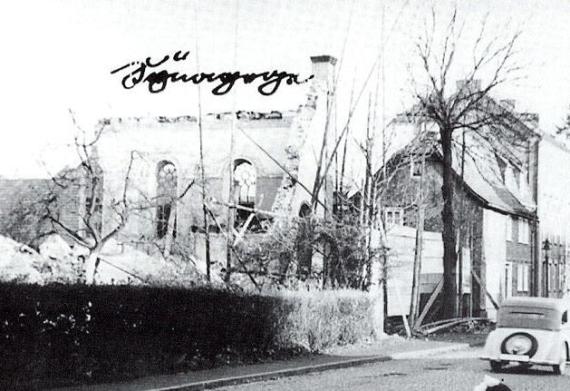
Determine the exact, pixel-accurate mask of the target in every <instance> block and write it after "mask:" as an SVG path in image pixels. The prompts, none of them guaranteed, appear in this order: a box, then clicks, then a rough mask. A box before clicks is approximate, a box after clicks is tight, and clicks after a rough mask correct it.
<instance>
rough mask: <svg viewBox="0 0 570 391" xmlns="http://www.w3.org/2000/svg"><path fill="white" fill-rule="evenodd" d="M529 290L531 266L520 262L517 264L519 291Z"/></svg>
mask: <svg viewBox="0 0 570 391" xmlns="http://www.w3.org/2000/svg"><path fill="white" fill-rule="evenodd" d="M528 290H529V266H528V265H525V264H519V265H518V266H517V291H519V292H528Z"/></svg>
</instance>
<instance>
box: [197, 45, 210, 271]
mask: <svg viewBox="0 0 570 391" xmlns="http://www.w3.org/2000/svg"><path fill="white" fill-rule="evenodd" d="M195 50H196V66H197V67H198V70H199V69H200V58H199V56H198V40H196V48H195ZM198 132H199V137H200V180H201V182H202V215H203V223H204V240H205V247H206V279H207V280H208V281H210V279H211V273H210V265H211V260H210V233H209V227H208V226H209V224H208V210H207V206H206V174H205V167H204V137H203V129H202V90H201V88H200V85H199V84H198Z"/></svg>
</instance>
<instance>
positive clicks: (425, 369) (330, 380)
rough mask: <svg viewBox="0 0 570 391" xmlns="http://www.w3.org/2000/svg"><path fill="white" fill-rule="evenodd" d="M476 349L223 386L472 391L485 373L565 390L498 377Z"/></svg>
mask: <svg viewBox="0 0 570 391" xmlns="http://www.w3.org/2000/svg"><path fill="white" fill-rule="evenodd" d="M480 351H481V350H480V348H478V349H473V348H471V349H466V350H463V351H459V352H453V353H447V354H443V355H438V356H434V357H429V358H422V359H413V360H410V359H403V360H394V361H388V362H383V363H378V364H373V365H367V366H362V367H355V368H348V369H341V370H335V371H326V372H321V373H315V374H310V375H306V376H297V377H290V378H283V379H275V380H272V381H266V382H260V383H252V384H246V385H240V386H234V387H226V388H224V390H227V391H253V390H263V391H291V390H292V391H303V390H311V391H329V390H351V391H365V390H366V391H367V390H374V391H377V390H382V391H384V390H385V391H408V390H410V391H415V390H425V391H441V390H449V391H461V390H466V391H472V390H473V387H474V386H475V385H476V384H478V383H480V382H481V381H482V380H483V377H484V375H490V376H493V377H497V378H500V379H501V378H502V379H504V382H505V383H506V384H507V385H508V386H509V387H510V388H511V389H512V390H513V391H526V390H528V391H542V390H543V391H556V390H560V391H566V390H570V374H568V373H567V374H566V375H565V376H556V375H554V374H552V370H551V369H550V368H546V367H545V368H540V367H536V368H533V369H530V370H527V371H521V370H520V369H517V368H514V367H512V368H507V370H506V371H505V372H503V373H500V374H493V373H490V371H489V365H488V363H487V362H485V361H481V360H479V359H478V358H477V357H478V355H479V354H480Z"/></svg>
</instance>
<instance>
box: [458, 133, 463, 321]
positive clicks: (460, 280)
mask: <svg viewBox="0 0 570 391" xmlns="http://www.w3.org/2000/svg"><path fill="white" fill-rule="evenodd" d="M464 176H465V129H463V133H462V144H461V181H460V183H461V188H460V189H461V193H460V195H459V197H460V204H459V233H458V236H459V238H458V240H457V244H458V245H457V247H458V250H457V252H458V254H457V262H458V268H457V269H458V270H457V274H458V275H459V277H458V282H457V313H456V315H457V317H461V316H462V314H463V229H464V228H463V224H464V222H465V221H464V219H463V216H464V214H465V211H464V206H465V205H464V204H465V196H464V193H465V184H464V182H463V181H464Z"/></svg>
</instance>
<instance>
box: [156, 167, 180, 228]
mask: <svg viewBox="0 0 570 391" xmlns="http://www.w3.org/2000/svg"><path fill="white" fill-rule="evenodd" d="M156 184H157V189H156V198H157V207H156V236H157V237H158V238H159V239H162V238H163V237H165V236H166V234H167V233H168V226H169V224H173V228H172V235H173V236H176V211H175V205H174V201H175V200H176V190H177V187H178V177H177V174H176V167H175V166H174V164H173V163H171V162H168V161H162V162H160V163H159V164H158V170H157V174H156Z"/></svg>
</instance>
